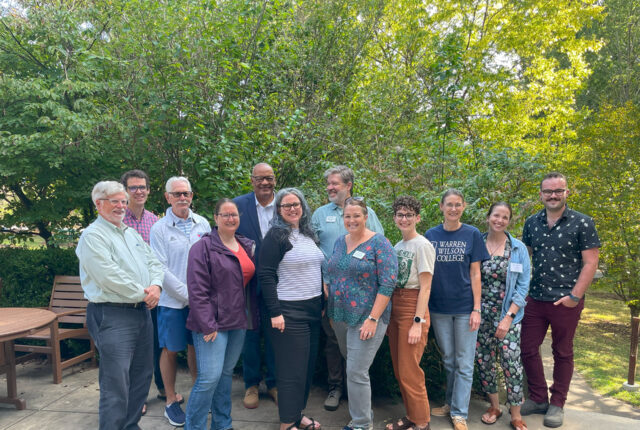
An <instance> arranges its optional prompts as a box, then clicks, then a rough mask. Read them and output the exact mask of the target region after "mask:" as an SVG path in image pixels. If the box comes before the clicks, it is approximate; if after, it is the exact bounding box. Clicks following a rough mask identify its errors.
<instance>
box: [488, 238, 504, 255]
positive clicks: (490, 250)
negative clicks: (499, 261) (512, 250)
mask: <svg viewBox="0 0 640 430" xmlns="http://www.w3.org/2000/svg"><path fill="white" fill-rule="evenodd" d="M486 243H487V249H488V250H489V254H491V255H492V256H495V255H496V252H497V251H498V250H499V249H500V248H502V250H503V251H502V254H504V246H505V244H506V243H507V238H506V236H505V238H504V240H502V241H500V242H499V243H498V245H496V247H495V248H494V247H491V245H490V244H489V241H487V242H486Z"/></svg>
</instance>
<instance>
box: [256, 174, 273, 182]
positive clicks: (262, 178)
mask: <svg viewBox="0 0 640 430" xmlns="http://www.w3.org/2000/svg"><path fill="white" fill-rule="evenodd" d="M251 179H253V180H254V181H256V182H258V183H260V182H262V181H267V182H273V181H275V180H276V177H275V176H253V175H251Z"/></svg>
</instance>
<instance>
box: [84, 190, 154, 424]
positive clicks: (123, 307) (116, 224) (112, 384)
mask: <svg viewBox="0 0 640 430" xmlns="http://www.w3.org/2000/svg"><path fill="white" fill-rule="evenodd" d="M91 198H92V199H93V202H94V204H95V205H96V209H97V211H98V214H99V215H98V218H97V219H96V220H95V221H94V222H93V223H91V225H89V227H87V228H86V229H85V230H84V232H83V233H82V235H81V236H80V241H79V242H78V246H77V248H76V255H77V256H78V260H79V262H80V281H81V283H82V289H83V290H84V294H85V297H86V298H87V299H88V300H89V302H90V303H89V305H88V306H87V327H88V329H89V334H90V335H91V337H92V338H93V341H94V342H95V344H96V347H97V348H98V351H99V353H100V373H99V383H100V417H99V420H100V424H99V428H100V430H111V429H114V430H115V429H124V428H138V426H137V423H138V421H139V420H140V415H141V412H142V406H143V405H144V402H145V401H146V399H147V394H148V393H149V386H150V385H151V375H152V374H153V324H152V322H151V314H150V312H149V309H151V308H153V307H155V306H156V305H157V304H158V301H159V299H160V293H161V291H162V288H161V284H162V281H163V278H164V274H163V270H162V265H161V264H160V262H159V261H158V260H157V259H156V258H155V256H154V254H153V251H151V248H149V245H147V244H146V243H145V241H144V240H143V239H142V237H141V236H140V235H139V234H138V233H137V232H136V231H135V230H134V229H132V228H129V227H127V226H126V225H125V224H124V223H123V222H122V219H123V218H124V215H125V211H126V209H127V203H128V195H127V193H126V192H125V189H124V186H123V185H122V184H120V183H118V182H115V181H103V182H98V183H97V184H96V185H95V187H93V191H92V193H91Z"/></svg>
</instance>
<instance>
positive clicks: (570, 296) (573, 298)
mask: <svg viewBox="0 0 640 430" xmlns="http://www.w3.org/2000/svg"><path fill="white" fill-rule="evenodd" d="M569 298H570V299H571V300H573V301H574V302H576V303H578V302H579V301H580V299H581V298H582V297H578V296H574V295H573V293H569Z"/></svg>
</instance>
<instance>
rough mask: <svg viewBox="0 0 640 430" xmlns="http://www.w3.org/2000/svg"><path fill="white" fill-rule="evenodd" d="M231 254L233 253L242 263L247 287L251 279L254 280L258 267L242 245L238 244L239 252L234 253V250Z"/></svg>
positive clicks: (243, 276)
mask: <svg viewBox="0 0 640 430" xmlns="http://www.w3.org/2000/svg"><path fill="white" fill-rule="evenodd" d="M231 252H233V253H234V255H235V256H236V257H238V260H239V261H240V267H241V268H242V278H243V280H244V284H243V285H244V286H245V287H246V286H247V284H248V283H249V281H250V280H251V278H253V275H254V273H256V266H255V264H253V261H251V259H250V258H249V256H248V255H247V252H246V251H245V250H244V248H243V247H242V246H241V245H240V244H238V250H237V251H234V250H233V249H232V250H231Z"/></svg>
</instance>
